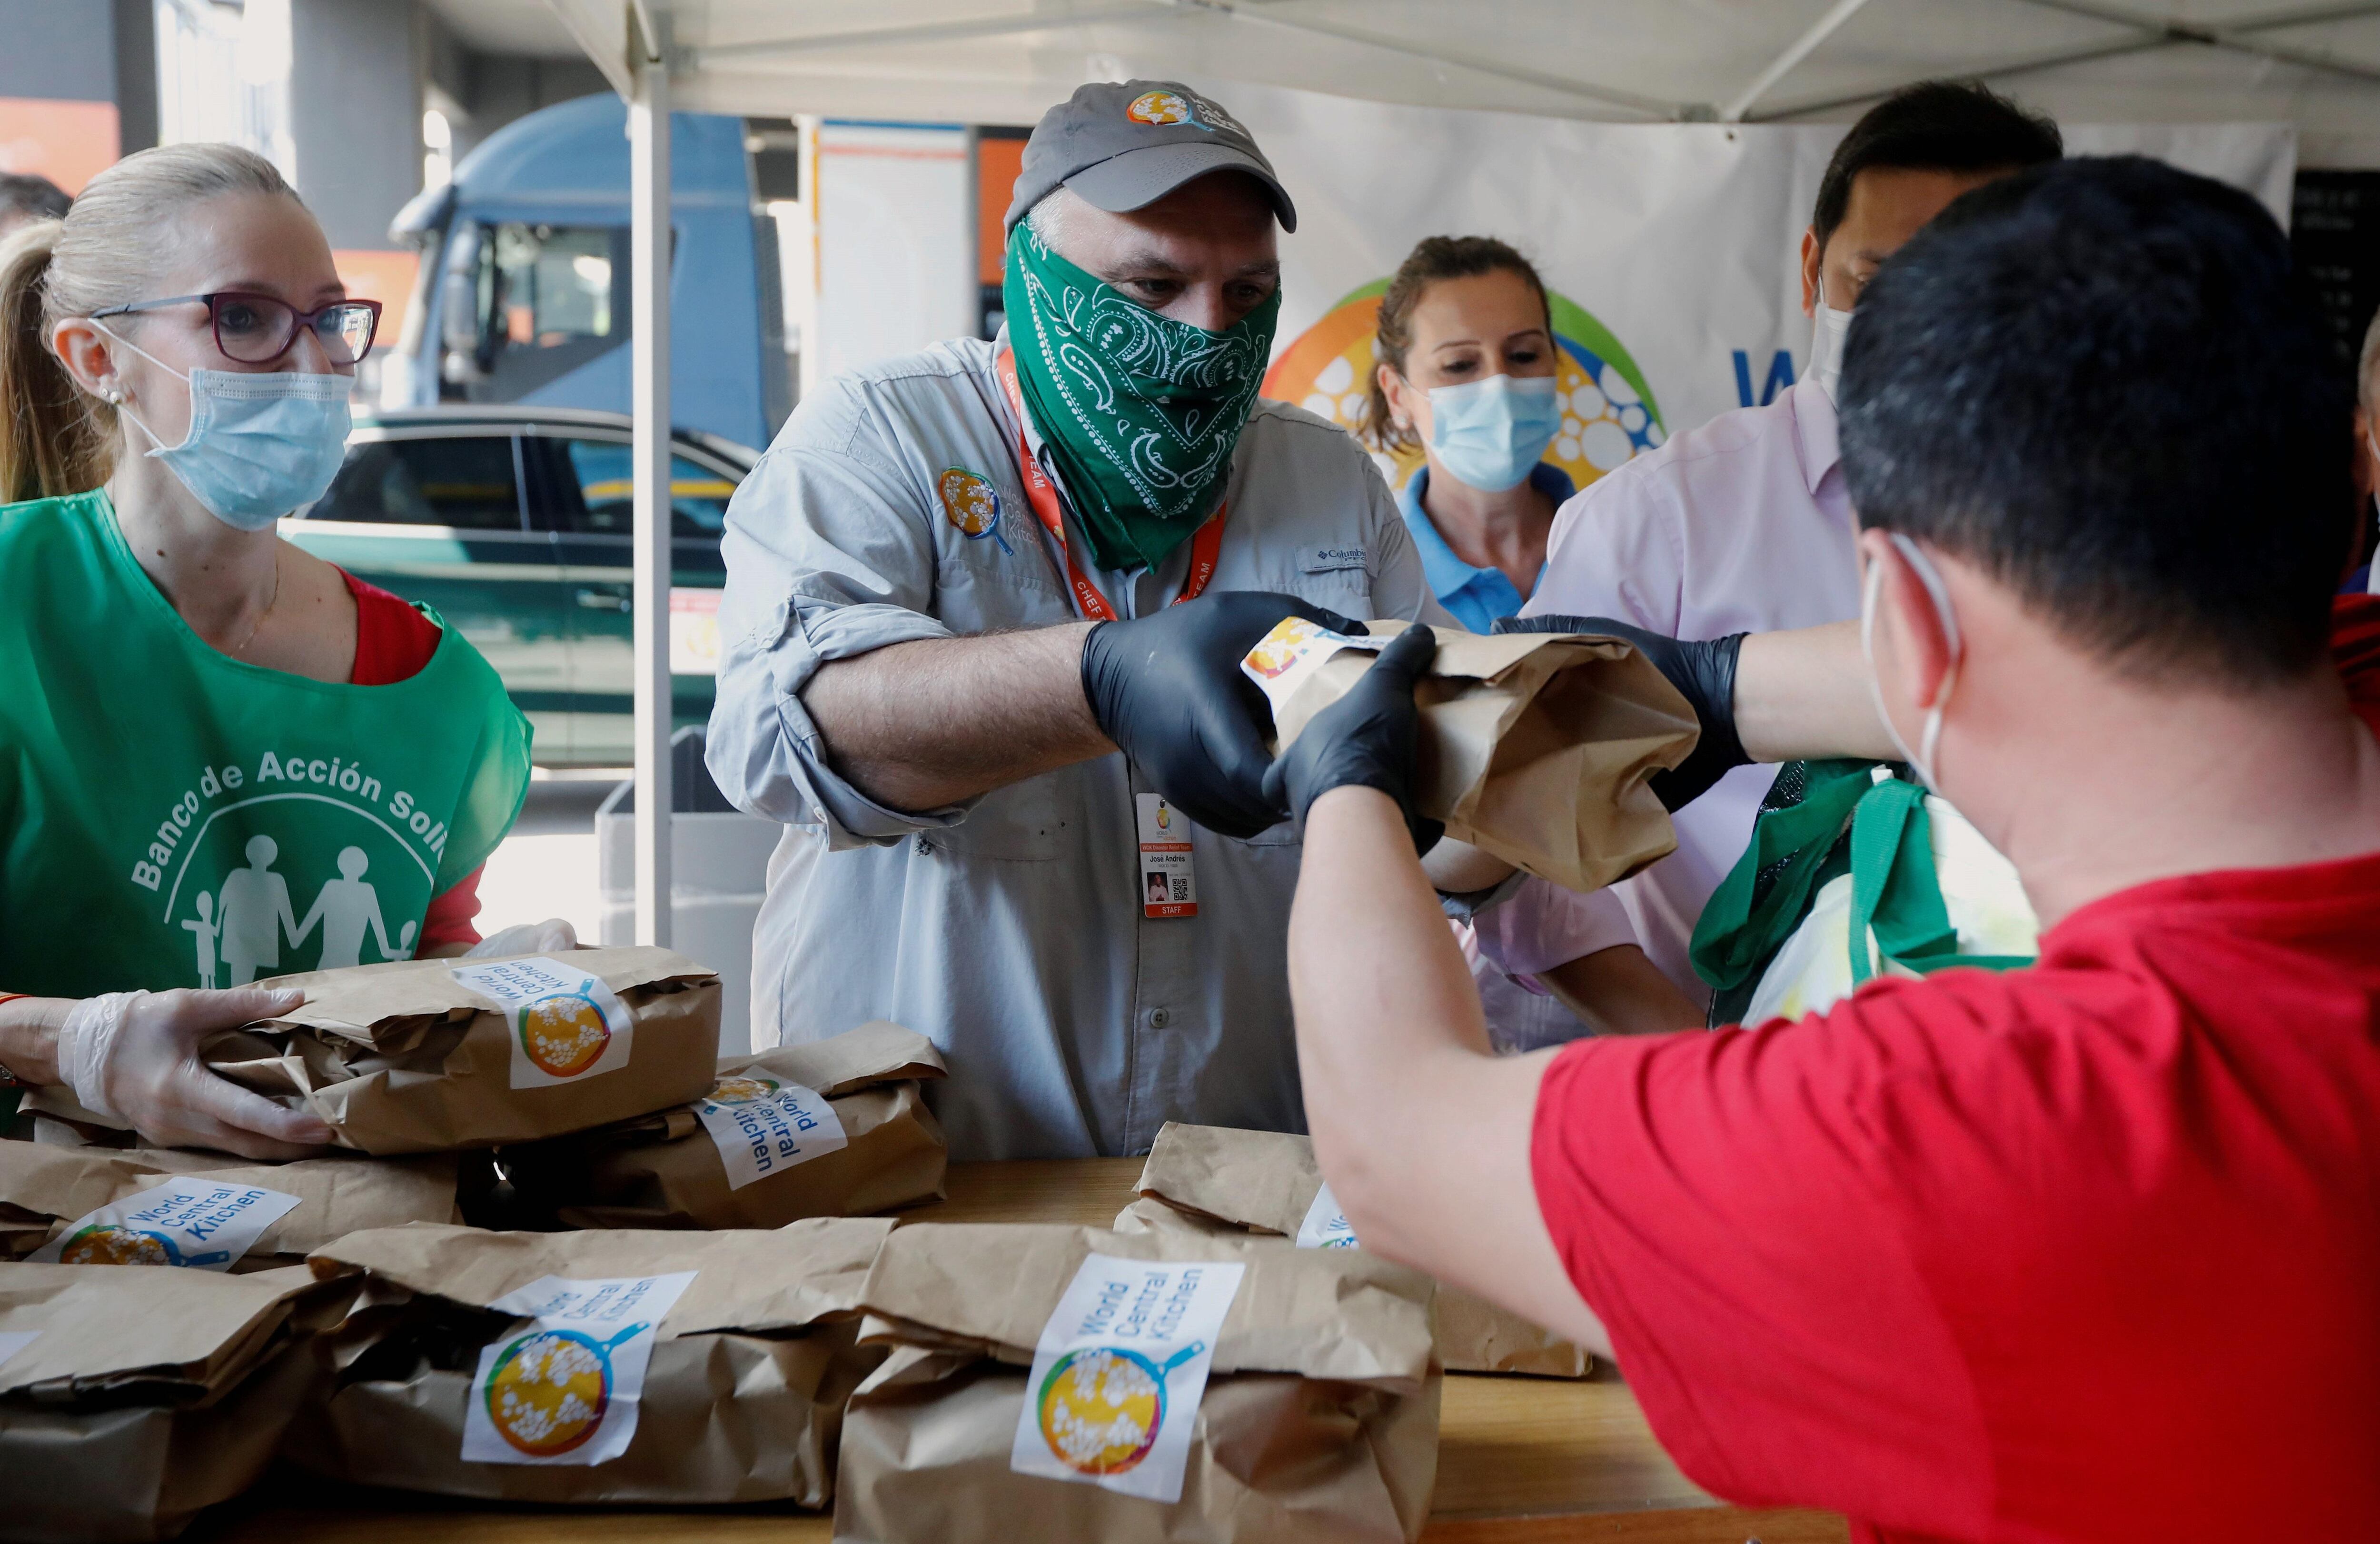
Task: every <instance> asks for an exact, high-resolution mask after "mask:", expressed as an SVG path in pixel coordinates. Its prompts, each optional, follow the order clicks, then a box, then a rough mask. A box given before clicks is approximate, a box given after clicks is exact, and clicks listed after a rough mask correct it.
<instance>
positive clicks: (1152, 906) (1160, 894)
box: [1133, 794, 1198, 917]
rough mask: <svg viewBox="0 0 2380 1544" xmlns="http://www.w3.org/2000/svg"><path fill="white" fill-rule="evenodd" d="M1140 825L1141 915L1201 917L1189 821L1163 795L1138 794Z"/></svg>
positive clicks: (1137, 814)
mask: <svg viewBox="0 0 2380 1544" xmlns="http://www.w3.org/2000/svg"><path fill="white" fill-rule="evenodd" d="M1133 804H1134V806H1135V815H1136V816H1137V818H1138V821H1139V824H1140V914H1141V915H1142V916H1143V917H1196V916H1197V915H1198V875H1197V871H1196V869H1195V868H1194V867H1193V865H1192V861H1191V852H1190V818H1189V817H1188V816H1186V815H1184V814H1183V813H1182V811H1180V810H1179V809H1176V808H1173V806H1172V805H1171V804H1168V803H1167V802H1166V801H1165V796H1164V795H1162V794H1135V795H1134V796H1133Z"/></svg>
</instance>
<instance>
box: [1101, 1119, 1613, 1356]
mask: <svg viewBox="0 0 2380 1544" xmlns="http://www.w3.org/2000/svg"><path fill="white" fill-rule="evenodd" d="M1135 1188H1136V1189H1137V1190H1139V1192H1140V1196H1141V1198H1140V1199H1139V1200H1136V1201H1135V1202H1133V1203H1132V1205H1130V1206H1128V1207H1126V1208H1125V1209H1124V1210H1123V1212H1122V1213H1121V1214H1119V1215H1118V1216H1117V1218H1116V1222H1115V1225H1116V1226H1117V1227H1118V1228H1119V1229H1123V1230H1132V1229H1138V1228H1149V1229H1156V1230H1158V1231H1160V1232H1164V1231H1174V1232H1182V1231H1186V1232H1190V1233H1195V1234H1237V1235H1246V1234H1257V1235H1260V1236H1275V1237H1282V1238H1289V1239H1293V1240H1295V1241H1296V1242H1297V1243H1298V1244H1299V1245H1300V1246H1304V1247H1306V1248H1323V1249H1342V1248H1352V1247H1354V1246H1355V1243H1356V1239H1355V1234H1354V1229H1353V1228H1351V1227H1350V1226H1348V1224H1347V1222H1346V1219H1345V1218H1344V1216H1342V1215H1341V1214H1340V1212H1339V1210H1338V1205H1337V1203H1336V1202H1335V1201H1334V1200H1333V1199H1332V1198H1331V1196H1330V1187H1329V1186H1328V1185H1324V1184H1323V1183H1322V1171H1321V1168H1320V1167H1319V1166H1318V1164H1317V1163H1316V1162H1315V1161H1314V1141H1313V1138H1311V1137H1296V1136H1291V1135H1289V1134H1287V1133H1283V1132H1273V1131H1235V1130H1233V1129H1231V1128H1229V1127H1226V1126H1214V1125H1182V1124H1181V1123H1180V1122H1178V1121H1169V1122H1167V1123H1166V1124H1165V1125H1164V1126H1163V1127H1162V1128H1161V1129H1160V1130H1159V1132H1158V1134H1157V1142H1156V1145H1155V1146H1154V1147H1152V1148H1151V1149H1149V1153H1148V1162H1147V1166H1146V1167H1144V1168H1143V1169H1142V1170H1141V1173H1140V1182H1139V1184H1138V1185H1136V1186H1135ZM1433 1319H1434V1324H1435V1328H1436V1332H1437V1336H1438V1354H1439V1359H1440V1360H1441V1361H1443V1362H1444V1363H1445V1364H1446V1366H1447V1368H1448V1369H1449V1370H1450V1371H1454V1372H1525V1373H1535V1374H1536V1375H1538V1376H1540V1377H1547V1378H1584V1377H1585V1376H1586V1374H1587V1373H1588V1372H1589V1371H1591V1370H1592V1369H1593V1368H1594V1366H1595V1360H1594V1357H1593V1356H1591V1355H1590V1354H1589V1353H1588V1352H1587V1351H1586V1350H1585V1348H1583V1347H1581V1346H1577V1345H1573V1344H1572V1343H1570V1342H1568V1341H1565V1340H1563V1339H1562V1338H1561V1337H1560V1336H1559V1335H1556V1334H1554V1333H1553V1332H1552V1331H1549V1330H1541V1329H1539V1328H1537V1327H1536V1325H1534V1324H1532V1323H1530V1322H1529V1321H1528V1320H1527V1319H1523V1318H1522V1317H1521V1316H1520V1315H1518V1314H1516V1313H1512V1312H1511V1311H1509V1310H1507V1309H1504V1308H1500V1307H1496V1306H1495V1305H1493V1304H1491V1303H1487V1302H1483V1301H1482V1300H1480V1299H1479V1298H1476V1297H1474V1296H1473V1295H1471V1294H1469V1293H1467V1292H1460V1291H1457V1290H1455V1289H1454V1288H1451V1287H1440V1288H1439V1292H1438V1300H1437V1304H1436V1307H1435V1309H1434V1313H1433Z"/></svg>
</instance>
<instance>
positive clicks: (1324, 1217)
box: [1297, 1180, 1356, 1249]
mask: <svg viewBox="0 0 2380 1544" xmlns="http://www.w3.org/2000/svg"><path fill="white" fill-rule="evenodd" d="M1297 1246H1298V1247H1299V1248H1301V1249H1353V1248H1354V1247H1355V1246H1356V1245H1355V1224H1354V1223H1353V1222H1349V1221H1347V1214H1346V1213H1345V1212H1343V1211H1342V1210H1339V1198H1338V1197H1336V1196H1334V1195H1332V1194H1331V1193H1330V1182H1328V1181H1327V1180H1326V1181H1325V1182H1324V1183H1323V1185H1322V1188H1321V1189H1319V1190H1318V1191H1316V1192H1315V1193H1314V1204H1313V1205H1312V1206H1310V1207H1307V1208H1306V1209H1305V1222H1300V1223H1299V1224H1298V1225H1297Z"/></svg>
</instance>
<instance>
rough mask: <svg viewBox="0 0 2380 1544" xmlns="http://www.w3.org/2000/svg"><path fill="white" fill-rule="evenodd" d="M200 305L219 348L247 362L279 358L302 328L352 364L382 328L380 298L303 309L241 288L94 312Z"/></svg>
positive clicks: (338, 359)
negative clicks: (211, 326) (205, 311)
mask: <svg viewBox="0 0 2380 1544" xmlns="http://www.w3.org/2000/svg"><path fill="white" fill-rule="evenodd" d="M200 304H203V305H205V307H206V308H207V314H208V317H209V319H210V320H211V321H212V323H213V325H214V332H215V346H216V347H217V348H220V349H222V350H223V353H224V358H225V359H236V360H237V361H238V362H240V363H241V364H244V365H269V364H273V363H275V362H277V361H278V360H279V359H281V358H282V357H283V356H284V355H285V354H287V353H288V352H289V350H290V349H292V348H294V347H296V346H297V334H298V332H299V330H300V329H301V328H303V329H307V330H310V331H311V332H312V333H313V334H314V339H315V341H316V342H317V343H320V344H321V345H322V353H323V356H324V357H325V358H326V359H329V360H330V361H331V362H332V363H333V364H334V365H351V364H354V363H355V362H356V361H357V360H358V359H362V358H363V357H364V356H365V355H366V354H368V353H370V351H371V346H372V338H373V336H374V335H375V334H378V333H379V331H380V302H379V301H377V300H334V301H332V302H331V303H330V304H329V305H327V306H322V307H320V308H318V309H317V310H310V311H301V310H298V309H297V307H295V306H293V305H291V304H290V303H289V302H288V301H286V300H282V299H276V298H274V297H273V296H270V295H251V294H249V293H247V292H245V291H242V290H237V289H225V290H218V291H216V292H215V293H214V294H212V295H174V296H169V297H167V298H164V299H163V300H140V301H137V302H135V303H133V304H131V305H128V306H110V307H108V308H107V309H106V310H98V311H93V312H91V320H92V321H94V322H96V321H97V320H99V319H100V318H101V317H103V316H129V315H133V314H135V313H137V312H140V311H153V310H164V308H165V307H167V306H195V305H200Z"/></svg>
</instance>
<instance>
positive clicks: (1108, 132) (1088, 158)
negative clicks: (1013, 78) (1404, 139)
mask: <svg viewBox="0 0 2380 1544" xmlns="http://www.w3.org/2000/svg"><path fill="white" fill-rule="evenodd" d="M1209 172H1245V173H1247V174H1248V175H1249V176H1252V177H1255V178H1256V179H1257V181H1258V182H1260V183H1262V184H1264V189H1265V191H1266V192H1267V193H1268V194H1269V195H1270V196H1271V198H1272V207H1273V213H1276V214H1278V215H1280V216H1281V229H1283V230H1295V229H1296V228H1297V206H1296V205H1295V204H1293V203H1291V202H1290V201H1289V194H1288V193H1287V192H1286V191H1284V190H1283V189H1282V188H1281V179H1280V178H1279V177H1277V176H1273V171H1272V163H1271V162H1269V161H1268V160H1266V159H1265V155H1264V152H1262V151H1260V150H1258V149H1257V142H1256V140H1254V139H1252V138H1250V137H1249V134H1248V131H1247V130H1246V129H1245V128H1242V127H1241V126H1240V120H1239V119H1237V118H1235V117H1233V116H1232V115H1231V114H1229V113H1226V112H1225V111H1223V109H1222V108H1221V107H1220V105H1218V104H1217V103H1214V102H1213V101H1212V100H1210V99H1208V98H1207V97H1203V96H1200V95H1199V94H1198V93H1197V92H1196V91H1192V90H1191V89H1190V88H1189V87H1187V86H1184V85H1183V84H1181V83H1180V82H1178V81H1173V80H1126V81H1124V82H1123V84H1122V85H1114V84H1108V83H1100V84H1096V85H1089V86H1085V87H1082V88H1080V89H1079V90H1077V91H1075V94H1074V95H1073V96H1071V97H1068V98H1067V99H1066V100H1065V101H1063V102H1062V103H1059V104H1058V105H1057V106H1055V107H1052V108H1050V110H1049V111H1048V112H1047V113H1044V114H1042V115H1041V121H1040V122H1039V123H1038V124H1037V125H1036V126H1034V129H1033V138H1032V139H1030V140H1026V143H1025V166H1024V170H1022V171H1021V172H1019V173H1018V174H1017V177H1016V197H1015V198H1014V199H1013V200H1012V201H1010V202H1009V205H1008V217H1007V219H1006V220H1005V221H1003V222H1002V225H1003V227H1004V228H1005V229H1008V230H1014V229H1015V228H1016V222H1017V221H1019V220H1022V219H1024V218H1025V213H1026V211H1027V210H1029V209H1031V208H1032V207H1033V206H1034V205H1035V204H1037V203H1039V202H1040V201H1042V199H1044V198H1045V197H1047V196H1048V195H1049V194H1050V191H1051V190H1052V189H1054V188H1060V187H1065V188H1073V189H1074V190H1075V192H1077V193H1079V194H1081V195H1082V196H1083V198H1084V200H1085V201H1087V202H1088V203H1089V204H1090V205H1091V206H1092V207H1093V208H1095V209H1104V210H1106V211H1108V212H1109V213H1112V214H1123V213H1129V212H1131V211H1133V210H1135V209H1145V208H1147V206H1148V205H1150V204H1153V203H1155V202H1156V201H1158V200H1160V199H1161V198H1163V197H1165V195H1166V194H1168V193H1171V192H1172V191H1173V190H1174V189H1175V188H1179V187H1181V186H1182V185H1183V184H1184V183H1185V182H1188V181H1190V180H1191V179H1192V178H1194V177H1202V176H1206V175H1207V174H1208V173H1209Z"/></svg>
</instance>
